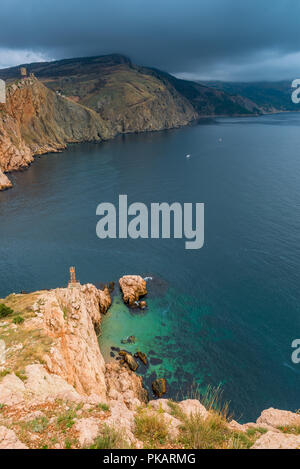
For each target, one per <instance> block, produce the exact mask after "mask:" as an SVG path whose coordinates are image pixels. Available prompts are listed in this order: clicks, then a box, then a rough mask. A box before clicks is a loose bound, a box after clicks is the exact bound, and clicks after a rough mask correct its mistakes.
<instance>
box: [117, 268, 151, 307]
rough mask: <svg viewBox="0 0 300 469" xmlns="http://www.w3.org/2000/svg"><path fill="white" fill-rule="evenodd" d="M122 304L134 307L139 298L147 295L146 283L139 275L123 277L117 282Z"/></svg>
mask: <svg viewBox="0 0 300 469" xmlns="http://www.w3.org/2000/svg"><path fill="white" fill-rule="evenodd" d="M119 284H120V288H121V290H122V293H123V300H124V303H126V304H128V305H129V306H134V305H135V304H136V302H137V301H139V299H140V297H141V296H144V295H147V284H146V281H145V280H144V279H143V278H142V277H141V276H140V275H124V277H122V278H120V280H119Z"/></svg>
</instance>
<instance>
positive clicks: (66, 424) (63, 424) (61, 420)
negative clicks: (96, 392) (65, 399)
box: [57, 409, 76, 431]
mask: <svg viewBox="0 0 300 469" xmlns="http://www.w3.org/2000/svg"><path fill="white" fill-rule="evenodd" d="M75 417H76V412H75V410H73V409H69V410H67V411H66V412H65V413H64V414H63V415H60V416H59V417H58V419H57V425H58V426H59V427H60V429H61V430H63V431H66V429H68V428H72V427H73V425H74V423H75V420H74V419H75Z"/></svg>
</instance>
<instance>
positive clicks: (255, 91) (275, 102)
mask: <svg viewBox="0 0 300 469" xmlns="http://www.w3.org/2000/svg"><path fill="white" fill-rule="evenodd" d="M291 84H292V80H285V81H277V82H267V81H264V82H252V83H236V82H221V81H209V82H205V85H206V86H209V87H212V88H215V89H218V90H222V91H224V92H226V93H229V94H232V95H236V94H238V95H240V96H242V97H243V98H245V99H250V100H251V101H254V102H255V103H256V104H257V105H258V107H259V108H260V109H262V110H263V112H282V111H291V112H298V111H299V110H300V107H299V104H294V103H293V102H292V99H291V96H292V88H291Z"/></svg>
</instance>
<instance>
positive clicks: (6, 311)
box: [0, 303, 14, 318]
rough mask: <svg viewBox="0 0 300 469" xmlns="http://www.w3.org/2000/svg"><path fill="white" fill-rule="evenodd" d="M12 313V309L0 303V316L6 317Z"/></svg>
mask: <svg viewBox="0 0 300 469" xmlns="http://www.w3.org/2000/svg"><path fill="white" fill-rule="evenodd" d="M13 313H14V311H13V310H12V309H11V308H9V307H8V306H6V305H5V304H4V303H1V304H0V318H6V317H7V316H10V315H12V314H13Z"/></svg>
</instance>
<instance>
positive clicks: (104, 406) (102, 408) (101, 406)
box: [97, 403, 109, 412]
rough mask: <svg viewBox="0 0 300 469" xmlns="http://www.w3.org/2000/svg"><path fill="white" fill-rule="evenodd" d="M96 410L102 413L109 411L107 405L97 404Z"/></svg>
mask: <svg viewBox="0 0 300 469" xmlns="http://www.w3.org/2000/svg"><path fill="white" fill-rule="evenodd" d="M97 408H98V409H100V410H103V411H104V412H107V411H109V406H108V405H107V404H101V403H100V404H98V405H97Z"/></svg>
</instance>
